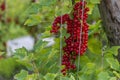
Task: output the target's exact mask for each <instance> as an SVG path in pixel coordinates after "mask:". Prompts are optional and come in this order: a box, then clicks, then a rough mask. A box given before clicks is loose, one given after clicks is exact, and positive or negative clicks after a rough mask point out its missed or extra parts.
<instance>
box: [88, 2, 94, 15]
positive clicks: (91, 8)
mask: <svg viewBox="0 0 120 80" xmlns="http://www.w3.org/2000/svg"><path fill="white" fill-rule="evenodd" d="M87 7H89V8H90V11H89V12H88V14H92V11H93V9H94V7H95V5H94V4H91V3H89V4H88V5H87Z"/></svg>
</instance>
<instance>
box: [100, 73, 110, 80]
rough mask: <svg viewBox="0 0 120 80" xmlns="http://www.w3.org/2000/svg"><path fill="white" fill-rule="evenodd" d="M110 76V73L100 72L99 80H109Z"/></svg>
mask: <svg viewBox="0 0 120 80" xmlns="http://www.w3.org/2000/svg"><path fill="white" fill-rule="evenodd" d="M109 78H110V76H109V74H108V72H100V73H99V74H98V80H109Z"/></svg>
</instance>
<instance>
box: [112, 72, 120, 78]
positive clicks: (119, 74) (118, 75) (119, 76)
mask: <svg viewBox="0 0 120 80" xmlns="http://www.w3.org/2000/svg"><path fill="white" fill-rule="evenodd" d="M113 74H114V75H115V76H116V77H118V78H119V79H120V73H118V72H116V71H113Z"/></svg>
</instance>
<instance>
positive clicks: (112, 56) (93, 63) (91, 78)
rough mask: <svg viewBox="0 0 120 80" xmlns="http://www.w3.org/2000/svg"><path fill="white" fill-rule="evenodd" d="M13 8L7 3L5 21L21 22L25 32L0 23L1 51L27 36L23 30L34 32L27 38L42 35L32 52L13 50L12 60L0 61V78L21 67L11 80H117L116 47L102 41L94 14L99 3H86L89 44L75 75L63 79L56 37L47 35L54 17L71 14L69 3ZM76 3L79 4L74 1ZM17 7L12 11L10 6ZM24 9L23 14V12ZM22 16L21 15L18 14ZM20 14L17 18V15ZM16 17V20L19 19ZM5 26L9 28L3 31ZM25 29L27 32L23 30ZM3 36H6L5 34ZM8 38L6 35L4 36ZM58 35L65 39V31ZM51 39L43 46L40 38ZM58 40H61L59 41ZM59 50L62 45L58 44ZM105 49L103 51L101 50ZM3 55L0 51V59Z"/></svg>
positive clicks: (58, 0) (48, 0) (41, 1)
mask: <svg viewBox="0 0 120 80" xmlns="http://www.w3.org/2000/svg"><path fill="white" fill-rule="evenodd" d="M15 1H16V4H13V2H11V1H10V0H8V1H7V3H9V5H8V6H10V8H11V10H8V11H9V13H8V14H9V15H7V16H8V17H10V16H12V18H13V19H14V18H15V17H19V18H20V22H21V23H22V22H24V20H25V19H26V18H27V19H26V21H25V23H24V25H26V26H27V27H26V28H23V26H21V24H15V23H14V22H11V23H9V24H8V25H5V24H4V23H0V25H2V27H1V26H0V37H2V38H1V40H0V49H2V50H5V47H3V42H6V41H7V40H9V39H14V38H16V37H19V36H23V35H28V32H27V30H29V29H31V30H33V29H35V31H34V32H32V33H31V30H30V31H29V32H30V34H31V35H37V34H38V33H42V34H41V37H40V39H39V40H38V41H37V42H36V43H35V45H34V49H33V50H32V51H27V50H26V49H25V48H20V49H17V50H16V52H15V53H14V55H13V57H14V58H7V59H0V75H4V76H6V77H8V78H9V77H11V76H12V75H14V74H13V72H14V71H15V68H16V66H18V65H20V66H24V67H25V68H22V69H21V71H19V72H18V73H17V74H16V75H15V76H14V79H15V80H60V79H61V80H117V79H120V64H119V62H118V60H117V59H116V56H117V54H118V49H119V48H120V46H114V47H111V48H109V46H108V45H107V44H105V43H103V41H105V42H107V40H106V35H105V33H104V31H103V29H102V25H101V20H100V14H99V10H98V6H97V5H98V4H99V3H100V0H87V2H88V4H87V6H88V7H89V8H90V11H89V18H88V23H89V26H90V27H89V41H88V50H87V51H86V53H85V55H83V56H80V61H78V60H77V61H76V62H75V64H76V65H77V64H78V62H79V63H80V65H79V66H78V65H77V69H78V67H80V70H79V71H77V70H76V71H73V72H71V71H70V73H69V74H67V75H66V76H63V75H62V74H61V72H60V70H61V68H62V67H63V66H60V38H59V36H60V35H55V36H52V34H50V30H51V24H52V22H53V20H54V18H55V17H56V16H60V15H62V14H66V13H69V14H71V12H72V8H73V5H72V2H71V0H38V2H37V3H31V4H30V3H29V0H25V1H23V2H21V1H20V0H15ZM75 1H76V2H77V1H79V0H75ZM18 3H20V6H19V7H17V8H16V10H14V9H13V7H12V6H17V4H18ZM28 5H29V7H28ZM26 7H28V9H27V10H26V11H23V9H26ZM20 12H22V13H23V14H21V13H20ZM20 14H21V15H20ZM19 15H20V16H19ZM7 26H9V28H8V27H7ZM63 26H65V25H63ZM25 29H27V30H25ZM6 32H8V33H7V34H6ZM8 34H9V35H8ZM62 35H63V37H64V35H67V36H69V35H68V34H67V33H66V30H65V28H63V29H62ZM48 37H55V38H54V41H55V44H53V45H51V46H49V47H48V46H46V45H47V43H48V42H46V41H43V40H42V39H43V38H48ZM63 37H62V40H63ZM62 45H63V46H64V45H65V43H63V44H62ZM104 47H105V49H104ZM3 53H4V52H2V51H0V56H1V55H3Z"/></svg>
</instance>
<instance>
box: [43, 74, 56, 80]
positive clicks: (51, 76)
mask: <svg viewBox="0 0 120 80" xmlns="http://www.w3.org/2000/svg"><path fill="white" fill-rule="evenodd" d="M56 76H57V75H56V74H52V73H47V74H46V75H45V76H44V79H45V80H54V79H55V77H56Z"/></svg>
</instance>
